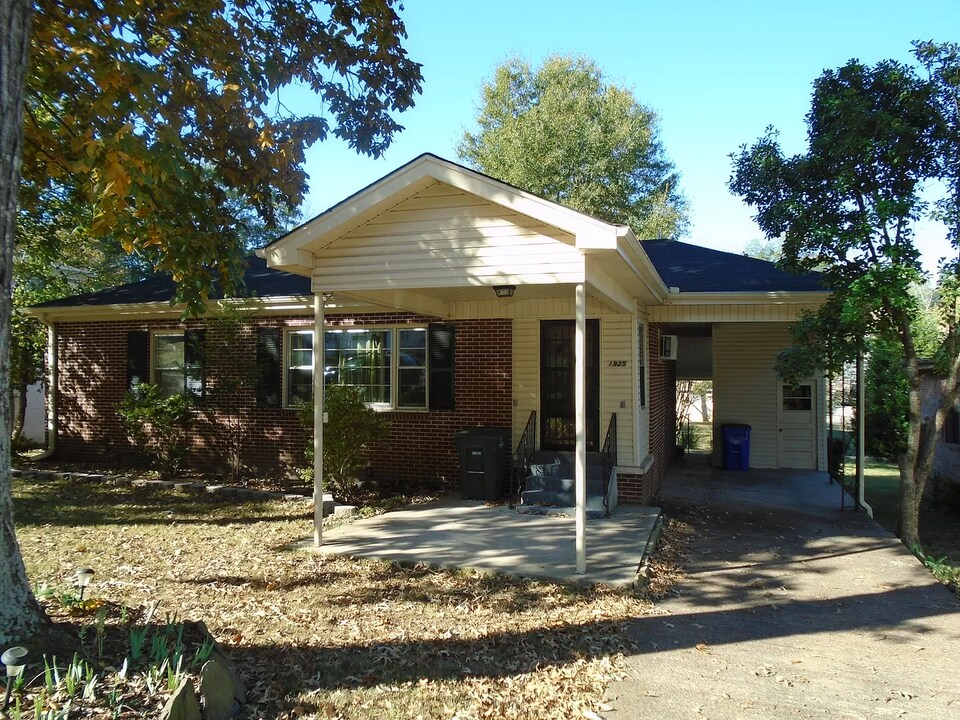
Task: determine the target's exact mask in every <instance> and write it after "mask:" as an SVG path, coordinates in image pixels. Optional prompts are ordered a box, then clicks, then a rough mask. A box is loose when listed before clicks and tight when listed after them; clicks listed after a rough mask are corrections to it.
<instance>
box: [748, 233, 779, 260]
mask: <svg viewBox="0 0 960 720" xmlns="http://www.w3.org/2000/svg"><path fill="white" fill-rule="evenodd" d="M743 254H744V255H746V256H747V257H752V258H757V259H758V260H766V261H767V262H772V263H775V262H779V261H780V258H781V256H782V255H783V249H782V247H781V244H780V241H779V240H777V239H770V238H753V239H752V240H747V242H746V244H744V246H743Z"/></svg>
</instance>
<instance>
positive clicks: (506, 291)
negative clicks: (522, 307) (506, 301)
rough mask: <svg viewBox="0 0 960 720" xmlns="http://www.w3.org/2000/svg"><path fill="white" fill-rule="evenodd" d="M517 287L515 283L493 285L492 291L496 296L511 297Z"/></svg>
mask: <svg viewBox="0 0 960 720" xmlns="http://www.w3.org/2000/svg"><path fill="white" fill-rule="evenodd" d="M516 289H517V286H516V285H494V286H493V291H494V292H495V293H496V294H497V297H498V298H512V297H513V291H514V290H516Z"/></svg>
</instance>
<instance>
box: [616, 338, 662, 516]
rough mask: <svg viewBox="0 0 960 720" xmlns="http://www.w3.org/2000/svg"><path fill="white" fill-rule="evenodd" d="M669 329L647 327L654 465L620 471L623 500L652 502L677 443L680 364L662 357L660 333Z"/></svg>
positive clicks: (626, 501)
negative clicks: (630, 471)
mask: <svg viewBox="0 0 960 720" xmlns="http://www.w3.org/2000/svg"><path fill="white" fill-rule="evenodd" d="M662 334H669V333H668V332H667V328H666V327H665V326H663V325H659V324H651V325H650V326H649V327H648V328H647V377H648V378H649V379H648V387H649V391H648V397H647V408H648V412H649V415H650V453H651V454H652V455H653V465H652V467H651V468H650V470H648V471H647V473H646V474H644V475H634V474H622V475H620V474H618V476H617V492H618V499H619V501H620V502H623V503H638V504H641V505H646V504H649V503H650V501H651V500H652V499H653V497H654V496H655V495H656V494H657V492H658V491H659V490H660V485H661V484H662V483H663V479H664V477H665V476H666V472H667V467H668V466H669V465H670V462H671V461H672V460H673V451H674V446H675V444H676V422H677V421H676V413H677V363H676V361H674V360H661V359H660V336H661V335H662Z"/></svg>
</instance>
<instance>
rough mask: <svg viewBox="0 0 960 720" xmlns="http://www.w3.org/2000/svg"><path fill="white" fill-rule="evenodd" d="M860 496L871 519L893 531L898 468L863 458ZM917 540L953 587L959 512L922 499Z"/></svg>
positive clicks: (958, 567) (958, 579)
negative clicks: (871, 512) (918, 539)
mask: <svg viewBox="0 0 960 720" xmlns="http://www.w3.org/2000/svg"><path fill="white" fill-rule="evenodd" d="M864 482H865V488H864V497H865V499H866V501H867V504H868V505H870V506H871V507H872V508H873V515H874V518H875V519H876V520H877V522H878V523H880V524H881V525H883V527H885V528H887V529H888V530H889V531H890V532H894V533H895V532H896V531H897V518H898V517H899V512H900V471H899V469H898V468H897V466H896V465H895V464H894V463H890V462H883V461H881V460H875V459H873V458H867V461H866V465H865V466H864ZM920 543H921V545H922V549H923V554H924V555H925V557H926V559H927V560H926V562H927V565H928V567H930V568H931V570H933V571H934V574H935V575H937V577H938V578H939V579H940V580H941V581H943V582H945V583H946V584H947V585H949V586H951V587H952V588H953V589H954V590H956V588H957V586H958V584H960V513H958V512H957V509H956V508H951V507H949V506H946V505H937V504H935V503H932V502H930V500H929V499H927V498H925V499H924V502H923V504H922V505H921V508H920Z"/></svg>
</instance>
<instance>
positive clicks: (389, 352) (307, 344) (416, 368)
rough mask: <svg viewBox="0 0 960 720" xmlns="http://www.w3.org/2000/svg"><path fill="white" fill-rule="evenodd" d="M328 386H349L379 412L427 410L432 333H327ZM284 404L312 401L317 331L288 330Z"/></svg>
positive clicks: (345, 330) (392, 330)
mask: <svg viewBox="0 0 960 720" xmlns="http://www.w3.org/2000/svg"><path fill="white" fill-rule="evenodd" d="M323 344H324V352H323V354H324V357H323V365H324V369H323V377H324V384H326V385H349V386H351V387H356V388H360V389H361V390H362V391H363V399H364V401H365V402H367V403H369V404H370V405H371V406H374V407H379V408H384V409H388V408H398V409H399V408H403V409H415V410H424V409H426V408H427V401H428V397H427V395H428V393H427V384H428V383H427V378H428V375H429V363H428V332H427V328H425V327H418V328H342V329H341V328H336V329H330V330H327V331H325V332H324V342H323ZM285 350H286V352H285V355H284V362H285V366H284V368H285V369H284V384H285V404H286V405H287V407H291V406H293V405H295V404H296V403H297V402H300V401H309V400H310V399H311V398H312V397H313V330H312V329H303V330H299V329H298V330H288V331H287V333H286V342H285Z"/></svg>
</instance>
